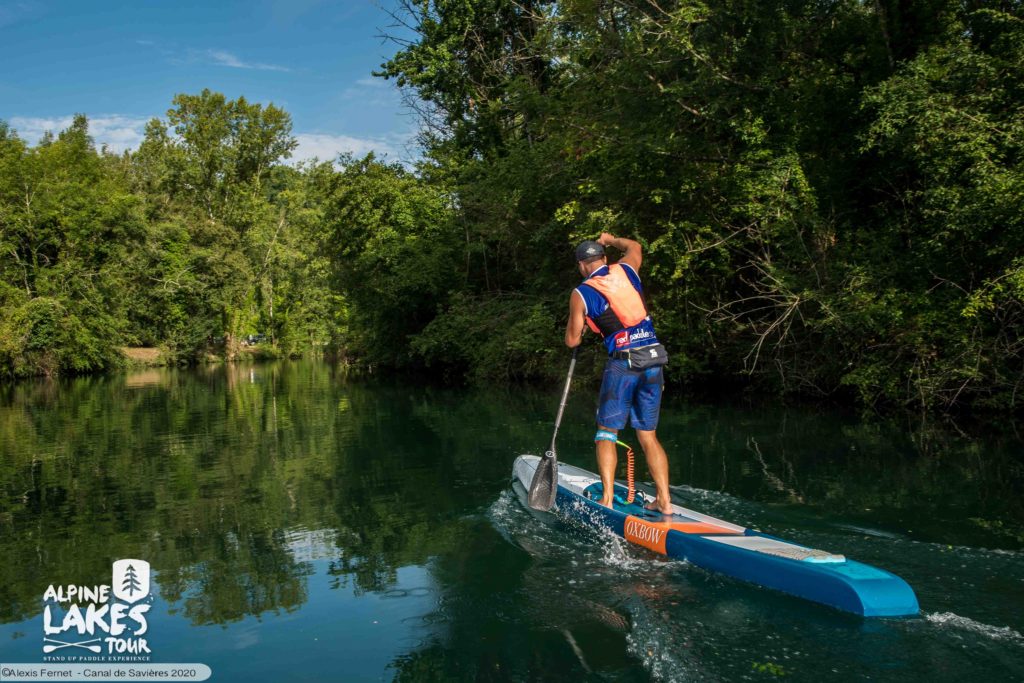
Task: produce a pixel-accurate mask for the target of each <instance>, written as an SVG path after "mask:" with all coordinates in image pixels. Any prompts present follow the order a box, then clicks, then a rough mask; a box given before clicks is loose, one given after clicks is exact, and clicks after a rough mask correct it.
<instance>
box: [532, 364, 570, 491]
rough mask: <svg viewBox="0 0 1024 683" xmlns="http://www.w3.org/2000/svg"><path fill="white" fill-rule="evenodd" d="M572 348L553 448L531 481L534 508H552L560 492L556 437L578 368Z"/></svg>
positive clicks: (539, 465)
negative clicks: (573, 372)
mask: <svg viewBox="0 0 1024 683" xmlns="http://www.w3.org/2000/svg"><path fill="white" fill-rule="evenodd" d="M577 349H579V346H576V347H575V348H573V350H572V360H571V361H569V374H568V375H567V376H566V378H565V389H563V390H562V402H561V403H560V404H559V405H558V416H557V417H556V418H555V433H554V434H552V435H551V449H550V450H549V451H548V452H547V453H545V454H544V457H543V458H541V459H540V462H539V463H537V469H536V471H534V473H533V481H532V482H530V496H529V498H528V499H527V501H528V503H529V505H530V507H532V508H533V509H534V510H544V511H547V510H550V509H551V508H552V507H554V505H555V494H556V493H557V492H558V455H557V454H556V453H555V439H556V438H558V426H559V425H560V424H562V413H563V412H564V411H565V400H566V398H568V396H569V384H570V383H571V382H572V371H573V370H575V369H576V351H577Z"/></svg>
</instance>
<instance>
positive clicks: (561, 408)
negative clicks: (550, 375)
mask: <svg viewBox="0 0 1024 683" xmlns="http://www.w3.org/2000/svg"><path fill="white" fill-rule="evenodd" d="M579 348H580V347H579V346H575V347H573V350H572V360H570V361H569V374H568V375H566V377H565V388H564V389H563V390H562V402H561V403H559V404H558V415H557V416H556V417H555V432H554V433H553V434H552V435H551V452H552V453H554V452H555V439H557V438H558V427H559V426H560V425H561V424H562V413H564V412H565V402H566V400H567V399H568V398H569V385H570V384H571V383H572V373H573V371H574V370H575V369H576V352H577V351H578V350H579Z"/></svg>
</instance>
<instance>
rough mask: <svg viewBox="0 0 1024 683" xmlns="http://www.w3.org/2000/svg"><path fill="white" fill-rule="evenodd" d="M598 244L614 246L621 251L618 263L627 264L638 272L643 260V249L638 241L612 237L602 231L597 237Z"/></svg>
mask: <svg viewBox="0 0 1024 683" xmlns="http://www.w3.org/2000/svg"><path fill="white" fill-rule="evenodd" d="M597 242H598V244H601V245H604V246H606V247H615V248H616V249H618V250H619V251H621V252H622V258H620V259H619V263H626V264H629V266H630V267H632V268H633V270H635V271H636V272H637V273H639V272H640V263H641V262H642V261H643V249H642V248H641V247H640V243H639V242H636V241H634V240H631V239H629V238H627V237H613V236H612V235H611V234H609V233H607V232H602V233H601V236H600V237H598V238H597Z"/></svg>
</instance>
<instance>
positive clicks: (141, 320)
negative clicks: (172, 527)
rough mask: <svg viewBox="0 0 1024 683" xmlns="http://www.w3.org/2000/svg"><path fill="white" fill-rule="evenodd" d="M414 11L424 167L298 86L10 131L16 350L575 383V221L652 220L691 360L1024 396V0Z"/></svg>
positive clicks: (34, 366) (893, 394) (755, 378)
mask: <svg viewBox="0 0 1024 683" xmlns="http://www.w3.org/2000/svg"><path fill="white" fill-rule="evenodd" d="M396 16H397V18H398V19H399V20H400V21H402V22H403V23H405V24H406V25H407V26H409V27H410V28H412V29H414V31H415V39H414V40H412V41H407V42H403V43H400V44H399V47H398V49H397V51H396V53H395V54H394V56H393V57H392V58H391V59H389V60H388V61H387V62H386V63H384V64H383V65H381V70H380V73H379V74H378V75H379V76H382V77H384V78H387V79H393V80H394V81H395V82H396V83H397V84H398V85H399V86H400V87H402V88H404V89H405V90H406V93H407V95H408V100H409V102H410V103H411V104H412V105H413V106H414V108H415V109H416V110H417V111H418V112H419V113H420V115H421V118H422V123H423V127H422V134H421V140H420V142H421V149H422V157H421V158H420V160H419V161H418V162H417V163H416V164H415V165H406V166H403V165H400V164H395V163H388V162H382V161H380V160H379V159H377V158H375V157H374V156H372V155H371V156H368V157H366V158H363V159H355V158H349V157H343V158H340V159H337V160H327V162H325V163H304V164H298V165H287V164H286V160H287V159H288V157H289V155H290V153H291V152H292V151H293V150H294V149H295V139H294V137H293V136H292V134H291V120H290V117H289V116H288V114H287V113H286V112H284V111H283V110H281V109H280V108H278V107H276V106H274V105H261V104H254V103H249V102H247V101H246V100H245V99H244V98H239V99H238V100H228V99H226V98H225V97H224V96H223V95H220V94H218V93H213V92H210V91H203V92H202V93H200V94H197V95H186V94H183V95H178V96H177V97H175V98H174V101H173V103H172V107H171V109H170V110H169V111H168V112H167V115H166V117H165V118H163V119H155V120H154V121H152V122H151V123H150V124H149V126H148V128H147V132H146V138H145V141H144V142H143V143H142V145H141V146H140V147H139V149H138V150H136V151H134V152H130V153H127V154H125V155H122V156H116V155H113V154H110V153H108V152H106V151H105V150H97V149H95V146H94V145H93V143H92V142H91V141H90V139H89V136H88V127H87V121H86V120H85V119H84V118H83V117H79V118H77V119H76V120H75V122H74V124H73V125H72V126H71V127H70V128H69V129H68V130H67V131H64V132H62V133H60V134H59V135H58V136H56V137H53V136H50V137H47V138H44V139H43V140H42V141H40V142H39V144H37V145H35V146H29V145H27V144H26V143H25V142H24V141H23V140H21V139H20V138H19V137H18V136H17V134H16V133H15V132H14V131H12V130H10V129H9V128H7V127H3V128H0V272H2V277H0V302H2V311H3V313H2V315H0V369H2V371H3V372H4V373H5V374H6V375H7V376H16V375H24V374H31V373H36V372H49V373H53V372H82V371H90V370H96V369H103V368H106V367H110V366H111V365H112V364H114V363H115V362H116V358H117V354H116V352H115V350H116V348H117V347H118V346H119V345H125V344H144V345H161V346H162V347H163V348H164V349H165V350H166V351H167V352H168V354H169V355H170V356H171V357H175V358H181V359H194V358H198V357H202V355H203V354H204V353H208V352H209V351H210V350H211V349H215V348H218V344H221V345H222V347H223V352H224V353H226V354H227V355H231V354H232V353H233V349H235V348H236V347H237V344H238V340H239V339H241V338H242V337H243V336H244V335H247V334H264V335H266V336H267V337H268V339H269V344H270V346H272V347H273V348H274V349H276V350H277V352H280V353H285V354H287V353H301V352H303V351H307V350H309V349H313V348H325V347H330V348H334V349H336V350H337V351H339V352H340V353H343V354H344V355H345V357H346V358H348V359H349V360H350V361H352V362H357V363H363V364H368V365H373V366H377V367H381V368H394V369H400V370H403V371H408V370H426V371H429V372H434V373H440V374H443V375H445V376H447V377H463V376H465V377H470V378H476V379H481V380H489V381H495V380H497V381H509V380H519V379H534V380H540V379H551V378H555V377H558V376H559V375H560V373H561V372H562V370H563V368H562V365H563V364H564V360H565V354H564V352H563V350H562V347H561V345H560V337H561V327H562V324H563V321H564V318H565V315H566V301H567V298H568V294H569V292H570V291H571V288H572V287H573V286H574V284H575V278H576V273H575V270H574V268H573V267H572V256H571V254H572V247H573V246H574V244H575V243H576V242H577V241H579V240H580V239H583V238H586V237H594V236H595V235H596V234H598V233H599V232H600V231H603V230H607V231H609V232H612V233H615V234H621V235H626V236H630V237H634V238H636V239H637V240H639V241H640V242H641V243H642V244H643V246H644V249H645V259H644V272H643V273H642V274H641V275H642V277H643V278H644V282H645V288H646V290H647V294H648V301H649V303H650V305H651V308H652V312H653V314H654V317H655V322H656V326H657V329H658V333H659V337H660V338H661V339H662V340H663V341H664V342H665V343H666V345H667V346H668V348H669V351H670V354H671V355H672V362H671V364H670V369H669V379H670V381H672V382H675V383H677V384H679V385H685V386H687V387H689V388H690V389H693V390H706V389H715V390H729V391H732V390H736V389H740V388H745V387H753V388H757V389H759V390H767V391H771V392H775V393H779V394H793V395H803V396H812V397H834V398H836V399H839V400H844V401H852V402H859V403H861V404H862V405H869V406H870V405H904V406H913V407H915V408H922V409H936V408H937V409H951V408H954V407H965V406H973V407H978V408H987V409H998V410H1007V409H1008V410H1019V409H1020V406H1021V405H1022V403H1021V391H1020V390H1021V384H1022V382H1024V341H1022V340H1024V225H1022V221H1024V168H1022V159H1024V149H1022V144H1024V143H1022V140H1024V128H1022V126H1024V124H1022V121H1024V116H1022V113H1024V112H1022V109H1024V11H1022V6H1021V3H1020V2H1014V1H1003V2H952V1H950V0H915V1H899V2H897V1H896V0H879V1H878V2H871V3H865V2H859V1H852V0H850V1H841V2H829V3H820V2H808V1H803V0H793V1H789V2H785V3H782V4H778V3H776V4H771V3H768V4H766V3H760V4H757V3H755V4H751V3H746V2H735V1H733V0H714V1H711V0H708V1H705V2H701V1H696V0H680V1H678V2H668V3H656V2H642V3H634V2H623V1H621V0H569V1H568V2H557V3H556V2H550V1H546V0H530V1H528V2H522V1H519V2H513V1H512V0H408V2H407V3H406V4H405V5H404V6H403V7H402V8H401V9H400V11H399V12H398V13H397V15H396ZM330 161H334V162H335V163H330ZM590 348H591V352H592V353H593V358H594V360H595V361H596V360H598V359H599V356H600V351H599V350H598V349H597V348H596V345H593V344H592V345H590ZM592 365H593V366H594V367H596V366H597V365H598V364H597V363H596V362H595V363H593V364H592Z"/></svg>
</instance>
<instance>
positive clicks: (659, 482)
mask: <svg viewBox="0 0 1024 683" xmlns="http://www.w3.org/2000/svg"><path fill="white" fill-rule="evenodd" d="M636 436H637V438H638V439H639V440H640V447H641V448H643V449H644V456H645V457H646V458H647V469H648V470H650V472H651V478H652V479H654V488H655V490H656V492H657V500H655V502H654V507H655V508H657V509H658V511H659V512H661V513H662V514H665V515H670V514H672V496H671V494H670V493H669V490H668V456H667V455H666V454H665V449H664V448H662V446H661V442H660V441H658V437H657V435H656V434H655V433H654V430H653V429H652V430H650V431H643V430H640V429H638V430H636Z"/></svg>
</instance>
